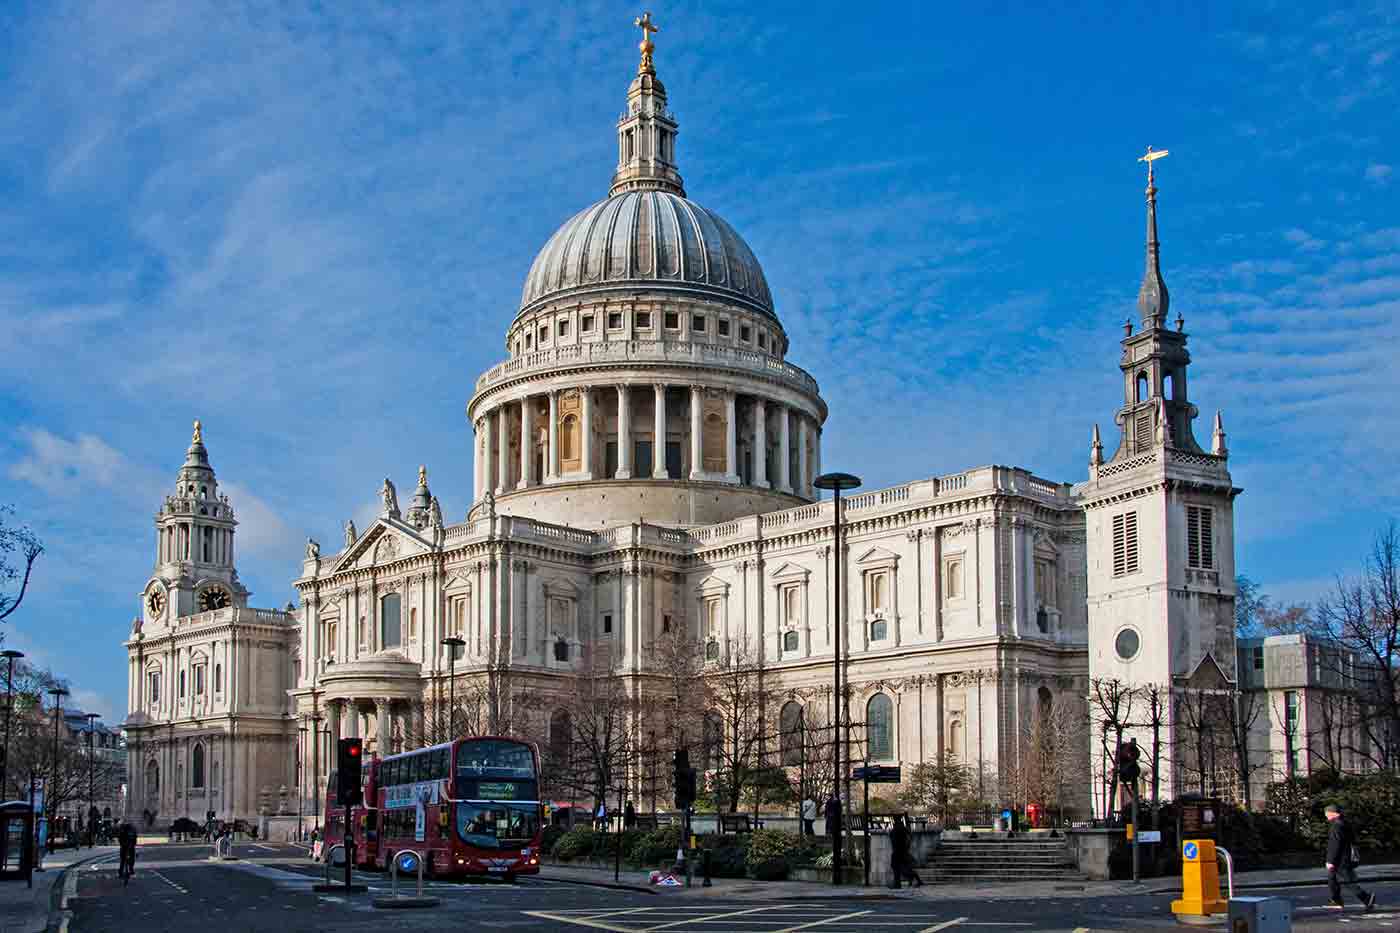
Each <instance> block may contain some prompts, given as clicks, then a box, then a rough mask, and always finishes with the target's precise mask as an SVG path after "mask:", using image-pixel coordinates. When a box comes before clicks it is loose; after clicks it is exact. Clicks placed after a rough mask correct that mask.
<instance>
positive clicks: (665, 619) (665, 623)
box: [661, 612, 671, 633]
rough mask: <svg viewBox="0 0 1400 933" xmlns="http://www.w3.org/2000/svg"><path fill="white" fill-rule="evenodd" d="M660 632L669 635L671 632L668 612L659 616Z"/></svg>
mask: <svg viewBox="0 0 1400 933" xmlns="http://www.w3.org/2000/svg"><path fill="white" fill-rule="evenodd" d="M661 631H662V632H663V633H669V632H670V631H671V614H670V613H669V612H667V613H662V615H661Z"/></svg>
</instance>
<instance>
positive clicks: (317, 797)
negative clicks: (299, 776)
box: [311, 713, 329, 835]
mask: <svg viewBox="0 0 1400 933" xmlns="http://www.w3.org/2000/svg"><path fill="white" fill-rule="evenodd" d="M323 718H324V717H323V716H322V715H321V714H320V713H315V714H313V715H312V717H311V805H312V806H313V807H315V808H316V813H315V815H314V816H312V820H313V821H314V822H313V823H312V826H313V827H314V828H315V830H316V833H317V835H320V832H321V720H322V719H323ZM327 731H329V730H327Z"/></svg>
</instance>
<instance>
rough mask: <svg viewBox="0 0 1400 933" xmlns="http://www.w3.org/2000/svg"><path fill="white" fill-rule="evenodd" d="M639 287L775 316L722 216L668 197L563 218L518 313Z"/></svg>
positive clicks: (603, 205)
mask: <svg viewBox="0 0 1400 933" xmlns="http://www.w3.org/2000/svg"><path fill="white" fill-rule="evenodd" d="M639 286H645V287H651V288H662V289H668V290H675V291H683V292H691V293H694V294H696V295H697V296H699V297H711V298H718V299H720V300H727V301H731V302H735V303H737V304H740V305H742V306H744V307H747V308H751V309H753V310H757V311H761V312H763V313H765V314H768V315H772V316H774V317H776V315H775V314H774V313H773V298H772V296H771V295H770V294H769V293H768V282H767V280H765V279H764V277H763V269H762V268H761V267H760V266H759V264H758V260H757V259H756V258H754V254H753V251H752V250H751V249H749V246H748V244H747V243H745V242H744V241H743V239H742V238H741V237H740V236H739V234H737V233H735V232H734V228H733V227H731V226H729V224H727V223H726V222H725V221H724V220H723V219H722V218H721V217H719V216H718V215H717V214H715V213H714V212H713V211H709V210H706V209H705V208H703V207H701V206H700V205H699V204H696V203H695V202H694V201H690V200H687V199H686V198H684V197H682V196H680V195H679V194H674V193H671V192H669V191H655V190H642V191H626V192H622V193H619V194H614V195H613V196H612V197H609V198H605V199H604V200H602V201H599V202H598V203H597V204H594V205H592V206H591V207H587V208H585V209H584V210H582V211H580V212H579V213H577V214H575V215H574V216H573V217H572V218H570V219H569V220H568V221H567V222H566V223H565V224H564V225H563V226H562V227H560V228H559V230H558V231H557V232H556V233H555V234H554V236H552V237H550V238H549V242H548V243H546V244H545V245H544V249H542V250H540V253H539V255H538V256H536V257H535V262H534V264H533V265H531V267H530V274H529V275H528V276H527V277H526V279H525V290H524V293H523V294H522V295H521V297H520V308H521V310H522V311H525V310H527V309H529V308H530V307H532V306H534V305H537V304H539V303H540V302H543V301H546V300H548V299H553V298H560V297H566V296H568V295H570V294H573V293H582V292H599V291H608V290H612V289H635V288H637V287H639Z"/></svg>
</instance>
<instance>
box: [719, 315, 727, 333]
mask: <svg viewBox="0 0 1400 933" xmlns="http://www.w3.org/2000/svg"><path fill="white" fill-rule="evenodd" d="M718 326H719V335H720V336H721V337H728V336H729V322H728V321H726V320H725V319H724V318H720V321H719V325H718Z"/></svg>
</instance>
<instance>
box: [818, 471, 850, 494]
mask: <svg viewBox="0 0 1400 933" xmlns="http://www.w3.org/2000/svg"><path fill="white" fill-rule="evenodd" d="M812 485H813V486H816V487H817V488H818V489H830V490H832V491H833V492H840V491H844V490H847V489H859V488H860V485H861V478H860V477H859V476H853V475H851V474H850V473H823V474H822V475H821V476H818V477H817V478H816V479H814V480H812Z"/></svg>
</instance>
